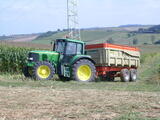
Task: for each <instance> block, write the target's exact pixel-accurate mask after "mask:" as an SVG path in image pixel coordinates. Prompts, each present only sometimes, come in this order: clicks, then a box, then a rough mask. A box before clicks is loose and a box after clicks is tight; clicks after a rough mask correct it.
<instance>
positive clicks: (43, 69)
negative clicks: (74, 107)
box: [23, 39, 96, 82]
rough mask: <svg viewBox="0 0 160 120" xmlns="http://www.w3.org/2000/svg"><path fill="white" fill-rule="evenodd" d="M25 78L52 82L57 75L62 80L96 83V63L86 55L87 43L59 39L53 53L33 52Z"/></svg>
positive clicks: (29, 56) (55, 43)
mask: <svg viewBox="0 0 160 120" xmlns="http://www.w3.org/2000/svg"><path fill="white" fill-rule="evenodd" d="M23 73H24V75H25V77H32V78H34V79H36V80H50V79H52V78H53V76H54V75H55V74H57V75H58V76H59V78H60V79H61V80H70V79H72V80H76V81H82V82H90V81H94V80H95V78H96V68H95V63H94V61H93V60H92V59H91V56H89V55H85V43H84V42H83V41H79V40H72V39H57V40H56V41H55V42H54V46H53V51H31V52H29V55H28V62H27V65H26V67H25V68H24V70H23Z"/></svg>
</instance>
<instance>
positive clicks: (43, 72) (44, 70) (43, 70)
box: [37, 65, 51, 79]
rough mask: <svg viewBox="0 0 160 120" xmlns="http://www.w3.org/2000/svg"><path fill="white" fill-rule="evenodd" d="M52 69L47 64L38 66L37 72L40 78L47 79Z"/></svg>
mask: <svg viewBox="0 0 160 120" xmlns="http://www.w3.org/2000/svg"><path fill="white" fill-rule="evenodd" d="M50 73H51V69H50V68H49V67H48V66H46V65H41V66H40V67H38V70H37V74H38V76H39V77H40V78H43V79H46V78H48V77H49V75H50Z"/></svg>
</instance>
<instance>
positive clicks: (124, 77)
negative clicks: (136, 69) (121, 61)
mask: <svg viewBox="0 0 160 120" xmlns="http://www.w3.org/2000/svg"><path fill="white" fill-rule="evenodd" d="M120 77H121V81H122V82H129V81H130V72H129V70H128V69H122V70H121V73H120Z"/></svg>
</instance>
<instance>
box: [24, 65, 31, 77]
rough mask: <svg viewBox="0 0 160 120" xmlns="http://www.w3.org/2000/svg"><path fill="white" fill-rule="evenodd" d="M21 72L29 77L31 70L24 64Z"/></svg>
mask: <svg viewBox="0 0 160 120" xmlns="http://www.w3.org/2000/svg"><path fill="white" fill-rule="evenodd" d="M23 74H24V76H25V77H27V78H29V77H32V74H33V71H32V69H31V68H30V67H28V66H25V67H24V68H23Z"/></svg>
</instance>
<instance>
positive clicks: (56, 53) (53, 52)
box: [30, 51, 59, 55]
mask: <svg viewBox="0 0 160 120" xmlns="http://www.w3.org/2000/svg"><path fill="white" fill-rule="evenodd" d="M30 53H38V54H52V55H58V54H59V53H58V52H55V51H31V52H30Z"/></svg>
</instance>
